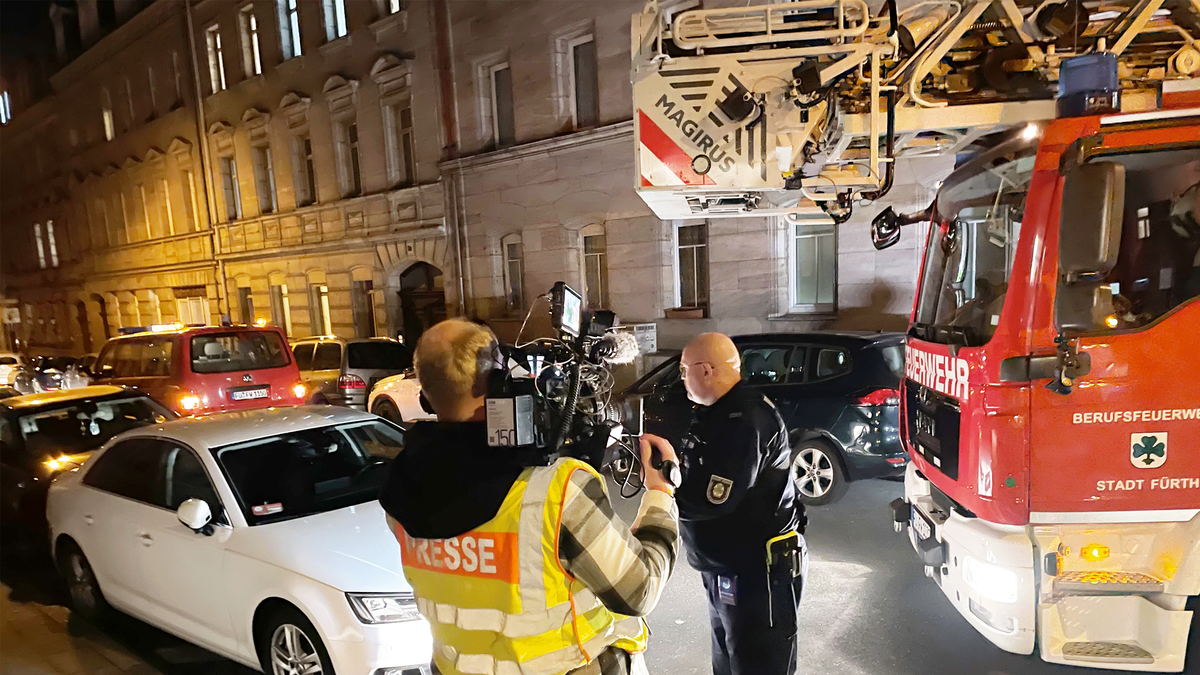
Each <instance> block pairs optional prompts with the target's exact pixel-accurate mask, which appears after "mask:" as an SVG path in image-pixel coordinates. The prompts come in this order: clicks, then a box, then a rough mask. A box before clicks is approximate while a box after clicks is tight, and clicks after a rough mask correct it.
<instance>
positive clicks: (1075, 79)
mask: <svg viewBox="0 0 1200 675" xmlns="http://www.w3.org/2000/svg"><path fill="white" fill-rule="evenodd" d="M1057 109H1058V116H1059V117H1084V116H1086V115H1101V114H1104V113H1113V112H1120V110H1121V79H1120V77H1118V75H1117V56H1116V54H1110V53H1108V52H1097V53H1095V54H1085V55H1083V56H1076V57H1074V58H1070V59H1065V60H1064V61H1063V62H1062V65H1061V66H1059V69H1058V103H1057Z"/></svg>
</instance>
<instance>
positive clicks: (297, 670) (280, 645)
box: [271, 623, 324, 675]
mask: <svg viewBox="0 0 1200 675" xmlns="http://www.w3.org/2000/svg"><path fill="white" fill-rule="evenodd" d="M271 670H272V673H273V675H320V674H321V673H323V672H324V670H323V669H322V667H321V655H320V654H319V653H317V648H316V646H315V645H313V642H312V640H310V639H309V638H308V636H307V635H305V633H304V630H303V629H302V628H300V627H299V626H295V625H292V624H290V623H284V624H280V625H279V627H277V628H276V629H275V633H274V634H272V635H271Z"/></svg>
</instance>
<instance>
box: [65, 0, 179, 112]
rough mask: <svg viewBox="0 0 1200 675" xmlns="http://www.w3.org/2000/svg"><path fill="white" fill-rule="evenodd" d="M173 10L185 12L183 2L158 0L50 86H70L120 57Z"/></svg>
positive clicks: (86, 54) (112, 33)
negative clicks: (119, 55)
mask: <svg viewBox="0 0 1200 675" xmlns="http://www.w3.org/2000/svg"><path fill="white" fill-rule="evenodd" d="M185 1H187V0H185ZM173 11H183V4H182V3H181V2H179V0H158V2H155V3H154V4H153V5H150V6H149V7H147V8H145V9H143V10H142V11H140V12H138V13H137V14H134V15H133V16H132V17H130V18H129V20H128V21H126V22H125V23H123V24H121V25H120V26H117V27H116V29H114V30H113V31H112V32H110V33H108V34H107V35H105V36H103V37H101V38H100V39H99V40H97V41H96V43H95V44H93V45H92V46H91V47H89V48H88V49H87V51H85V52H84V53H82V54H80V55H79V56H77V57H75V59H74V60H73V61H71V62H70V63H68V64H67V65H65V66H63V67H62V68H60V69H59V71H58V72H57V73H55V74H53V75H51V76H50V85H51V86H52V87H53V88H54V91H56V92H61V91H64V90H66V89H69V88H70V87H71V86H72V85H74V84H75V83H76V82H78V81H79V80H81V79H83V77H84V76H85V75H87V74H88V73H90V72H91V71H92V70H95V69H96V68H98V67H100V66H103V65H105V64H107V63H109V62H110V61H113V60H116V59H117V56H118V54H119V53H120V52H121V51H122V50H124V49H126V48H127V47H128V46H129V44H130V43H132V42H134V41H136V40H137V39H139V38H141V37H143V36H145V35H147V34H148V33H150V32H152V31H153V30H154V29H155V28H157V27H158V26H159V25H161V24H162V23H163V22H164V21H166V20H167V18H168V17H170V15H171V13H172V12H173Z"/></svg>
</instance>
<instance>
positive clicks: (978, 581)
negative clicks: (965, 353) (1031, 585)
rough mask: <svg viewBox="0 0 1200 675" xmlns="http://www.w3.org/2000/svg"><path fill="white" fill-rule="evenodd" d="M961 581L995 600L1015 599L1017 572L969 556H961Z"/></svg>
mask: <svg viewBox="0 0 1200 675" xmlns="http://www.w3.org/2000/svg"><path fill="white" fill-rule="evenodd" d="M962 576H963V581H965V582H967V585H968V586H970V587H971V588H973V589H975V591H976V592H977V593H979V594H980V595H982V596H983V597H985V598H988V599H989V600H995V601H996V602H1016V601H1017V574H1016V572H1013V571H1012V570H1009V569H1005V568H1003V567H1000V566H999V565H993V564H991V563H986V562H983V561H982V560H979V559H977V558H972V557H971V556H969V555H968V556H964V557H963V570H962Z"/></svg>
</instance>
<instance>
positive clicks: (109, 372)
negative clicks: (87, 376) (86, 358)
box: [95, 343, 117, 377]
mask: <svg viewBox="0 0 1200 675" xmlns="http://www.w3.org/2000/svg"><path fill="white" fill-rule="evenodd" d="M116 354H117V345H114V344H112V343H109V345H108V346H107V347H105V348H104V350H103V351H102V352H100V355H99V356H97V357H96V368H95V373H96V374H97V375H103V376H104V377H112V376H113V371H114V368H115V367H116Z"/></svg>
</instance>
